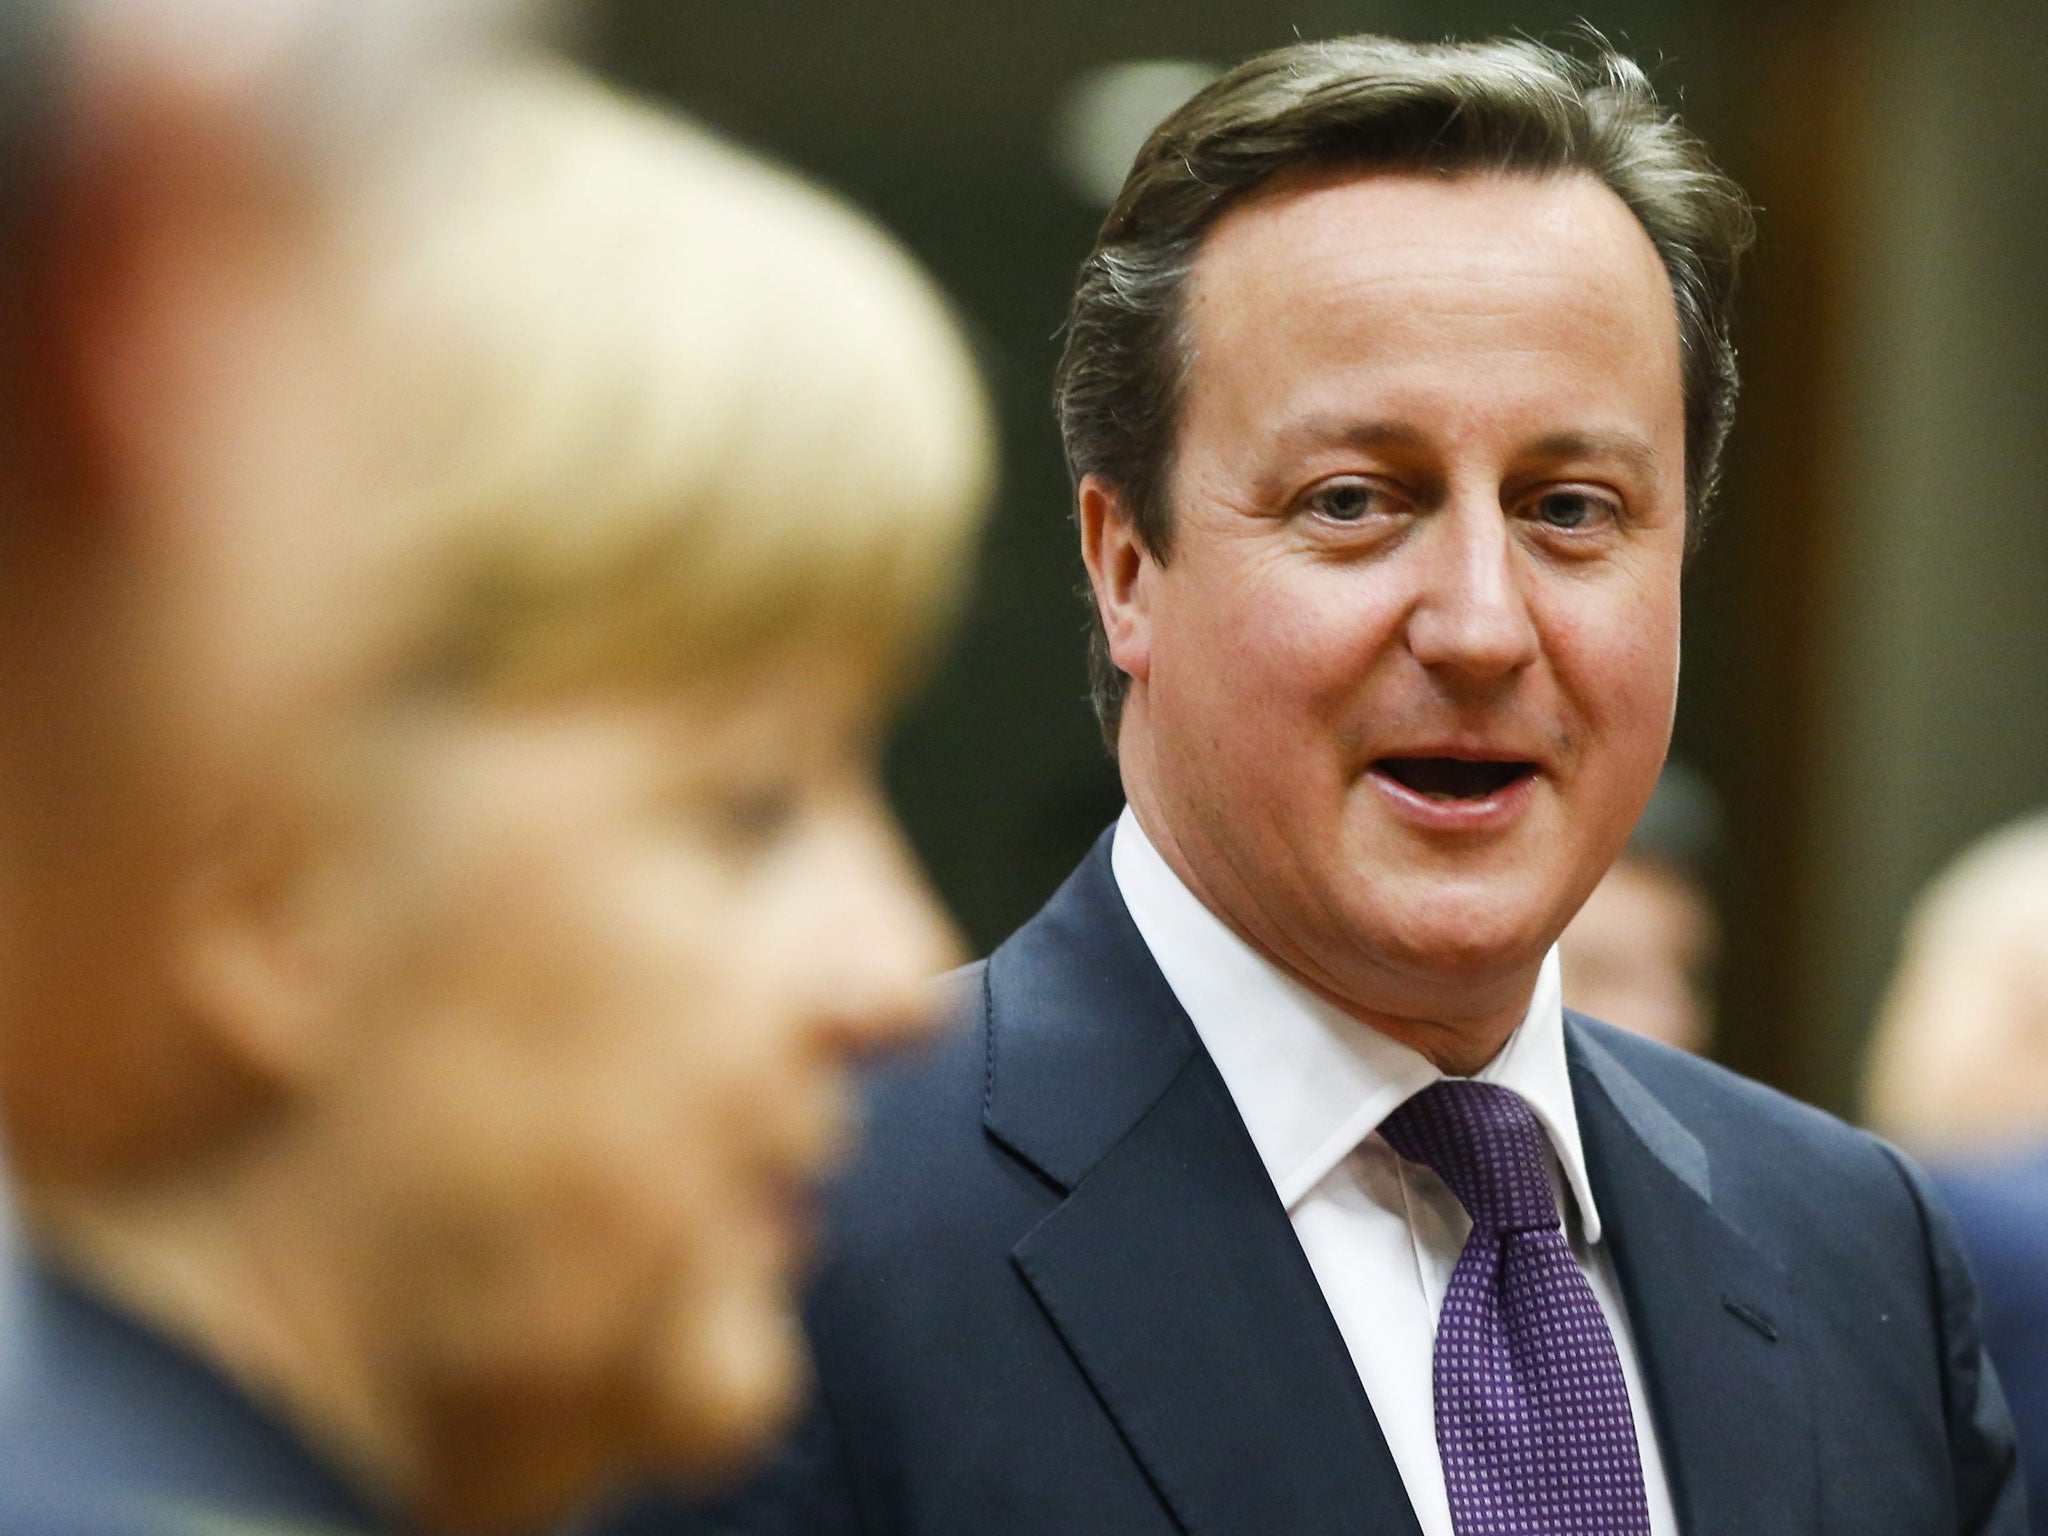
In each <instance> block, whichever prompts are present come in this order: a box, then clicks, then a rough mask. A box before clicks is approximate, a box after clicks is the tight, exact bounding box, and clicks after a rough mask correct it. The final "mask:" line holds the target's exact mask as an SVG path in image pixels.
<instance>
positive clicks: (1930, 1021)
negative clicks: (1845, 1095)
mask: <svg viewBox="0 0 2048 1536" xmlns="http://www.w3.org/2000/svg"><path fill="white" fill-rule="evenodd" d="M1865 1100H1866V1109H1867V1113H1868V1115H1869V1118H1870V1120H1871V1122H1872V1124H1873V1126H1874V1127H1875V1128H1876V1129H1878V1130H1880V1131H1882V1132H1884V1133H1885V1134H1886V1135H1889V1136H1892V1137H1895V1138H1897V1139H1898V1140H1899V1141H1901V1142H1903V1143H1905V1144H1906V1145H1908V1146H1910V1147H1912V1148H1914V1149H1915V1150H1917V1151H1921V1152H1924V1153H1927V1154H1928V1155H1931V1156H1940V1155H1942V1154H1950V1155H1954V1154H1962V1153H1974V1152H1991V1151H1997V1150H2001V1149H2011V1148H2017V1147H2024V1146H2027V1145H2029V1144H2033V1143H2038V1142H2041V1141H2043V1140H2048V816H2035V817H2032V818H2030V819H2028V820H2025V821H2021V822H2016V823H2014V824H2013V825H2011V826H2009V827H2006V828H2004V829H2003V830H2001V831H1998V832H1995V833H1993V834H1992V835H1991V836H1990V837H1988V838H1986V839H1984V841H1982V842H1981V843H1978V844H1977V845H1976V846H1975V847H1974V848H1972V849H1970V851H1969V852H1967V853H1966V854H1964V855H1963V857H1962V858H1960V859H1958V860H1957V861H1956V862H1955V863H1954V864H1953V865H1951V866H1950V868H1949V869H1948V871H1947V872H1946V873H1944V874H1943V875H1942V876H1941V878H1940V879H1939V880H1937V881H1936V882H1935V883H1934V884H1933V885H1931V886H1929V887H1928V889H1927V891H1926V893H1925V894H1923V895H1922V897H1921V898H1920V901H1919V904H1918V905H1917V906H1916V907H1915V909H1914V912H1913V915H1912V918H1911V920H1910V922H1909V924H1908V926H1907V930H1906V941H1905V947H1904V951H1903V953H1902V955H1901V957H1900V960H1899V967H1898V970H1897V972H1896V974H1895V975H1894V976H1893V979H1892V985H1891V991H1890V994H1889V996H1888V997H1887V998H1886V1000H1885V1005H1884V1011H1883V1014H1882V1017H1881V1021H1880V1023H1879V1025H1878V1031H1877V1037H1876V1039H1875V1041H1874V1042H1873V1045H1872V1050H1871V1059H1870V1069H1869V1075H1868V1078H1867V1080H1866V1083H1865Z"/></svg>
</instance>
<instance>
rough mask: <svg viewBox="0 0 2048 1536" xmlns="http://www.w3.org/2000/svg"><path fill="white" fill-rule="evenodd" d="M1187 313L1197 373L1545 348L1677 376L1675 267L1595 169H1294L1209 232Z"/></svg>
mask: <svg viewBox="0 0 2048 1536" xmlns="http://www.w3.org/2000/svg"><path fill="white" fill-rule="evenodd" d="M1187 314H1188V327H1189V336H1190V340H1191V342H1192V344H1193V351H1194V355H1195V358H1196V359H1197V367H1196V374H1197V376H1198V377H1199V376H1200V375H1201V374H1203V373H1211V374H1213V372H1214V371H1215V368H1216V366H1217V363H1218V362H1219V361H1223V362H1224V363H1225V365H1226V366H1232V365H1242V366H1247V367H1252V368H1258V367H1259V366H1261V363H1260V359H1262V358H1266V357H1272V356H1277V355H1278V354H1280V353H1282V352H1286V353H1287V354H1288V355H1290V356H1293V357H1294V358H1296V359H1297V360H1298V361H1307V360H1309V359H1311V358H1318V359H1321V360H1323V361H1326V362H1339V361H1341V362H1345V363H1357V364H1359V365H1364V364H1368V363H1372V362H1375V361H1379V362H1391V361H1395V360H1400V359H1408V360H1428V361H1430V362H1431V363H1433V364H1436V363H1443V362H1445V361H1447V360H1449V359H1452V358H1455V357H1456V356H1458V355H1460V354H1461V353H1462V354H1464V355H1466V356H1467V357H1468V358H1469V359H1470V360H1471V361H1472V362H1473V363H1474V364H1475V365H1486V366H1491V362H1490V359H1491V358H1493V357H1494V356H1495V355H1496V354H1498V353H1500V352H1502V351H1522V350H1526V349H1529V348H1531V347H1534V348H1536V349H1538V350H1544V351H1552V352H1557V353H1568V352H1585V353H1588V354H1590V353H1591V352H1593V351H1599V352H1602V353H1606V354H1608V355H1609V357H1610V359H1611V361H1612V362H1613V363H1615V364H1616V365H1618V366H1620V367H1622V368H1623V369H1624V371H1627V372H1630V373H1635V372H1638V371H1641V372H1642V373H1643V374H1644V376H1645V377H1647V378H1658V377H1663V376H1667V375H1668V377H1669V378H1670V380H1671V381H1672V382H1673V384H1674V386H1675V384H1676V381H1677V379H1678V367H1679V336H1678V316H1677V307H1676V303H1675V300H1674V298H1673V295H1672V290H1671V283H1670V278H1669V276H1668V274H1667V273H1666V271H1665V268H1664V265H1663V262H1662V260H1661V258H1660V257H1659V256H1658V253H1657V250H1656V248H1655V246H1654V245H1653V244H1652V243H1651V241H1650V238H1649V236H1648V234H1647V232H1645V231H1644V229H1643V227H1642V225H1641V224H1640V222H1638V221H1637V219H1636V217H1635V215H1634V214H1633V213H1632V212H1630V210H1629V209H1628V207H1627V205H1626V204H1624V203H1623V202H1622V201H1621V199H1620V198H1619V197H1617V196H1616V195H1615V194H1614V193H1613V192H1612V191H1610V190H1609V189H1608V188H1607V187H1606V186H1604V185H1603V184H1602V183H1600V182H1599V181H1598V180H1596V179H1595V178H1593V177H1592V176H1590V175H1586V174H1584V173H1568V174H1564V175H1543V176H1539V175H1529V174H1521V173H1500V172H1486V173H1474V174H1469V175H1459V176H1446V175H1442V174H1439V173H1436V172H1429V171H1423V172H1411V171H1360V170H1356V169H1353V170H1343V171H1333V170H1325V171H1321V172H1318V173H1315V174H1306V173H1296V174H1292V175H1290V176H1289V177H1287V178H1285V179H1283V180H1279V181H1276V182H1274V183H1272V184H1270V185H1269V186H1267V187H1264V188H1261V189H1260V191H1259V192H1257V193H1256V194H1254V195H1253V196H1252V197H1249V198H1247V199H1246V200H1244V201H1243V202H1241V203H1240V204H1238V205H1237V206H1235V207H1234V208H1232V209H1231V211H1230V212H1229V213H1228V214H1227V215H1225V217H1224V218H1223V219H1221V220H1220V221H1219V222H1218V223H1217V225H1216V227H1215V228H1214V229H1213V230H1212V231H1211V232H1210V235H1209V238H1208V239H1207V241H1205V243H1204V245H1203V247H1202V250H1201V252H1200V254H1199V256H1198V258H1197V260H1196V263H1195V267H1194V271H1193V274H1192V276H1191V279H1190V282H1189V287H1188V312H1187ZM1272 382H1277V381H1272Z"/></svg>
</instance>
